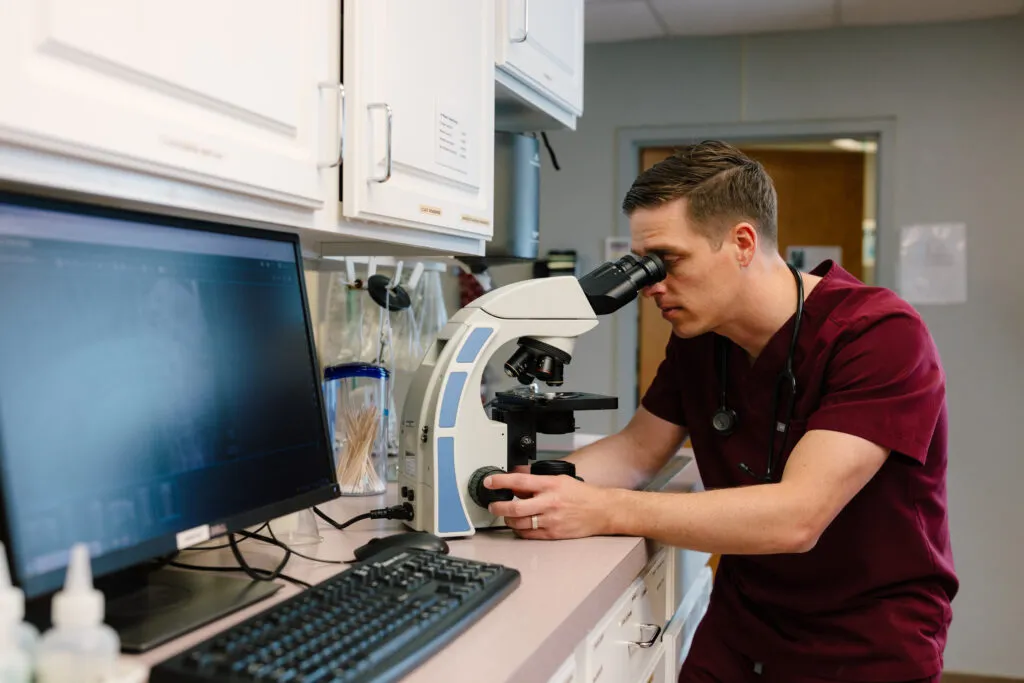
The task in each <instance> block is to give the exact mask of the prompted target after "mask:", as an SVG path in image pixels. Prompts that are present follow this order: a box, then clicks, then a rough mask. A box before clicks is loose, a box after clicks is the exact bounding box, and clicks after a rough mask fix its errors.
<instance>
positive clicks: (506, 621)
mask: <svg viewBox="0 0 1024 683" xmlns="http://www.w3.org/2000/svg"><path fill="white" fill-rule="evenodd" d="M687 464H689V465H690V466H687V467H685V468H682V466H683V465H687ZM681 468H682V469H681ZM693 470H695V467H693V466H692V464H690V463H689V462H688V459H680V458H677V459H674V460H673V462H671V463H670V464H669V466H667V467H666V469H665V470H663V471H662V474H661V475H660V476H659V477H658V478H656V479H655V481H654V482H652V484H653V485H652V487H651V488H658V489H661V490H677V491H685V490H689V489H690V488H691V487H692V485H693V482H694V479H695V475H694V473H693ZM394 502H396V499H395V498H393V497H391V496H388V495H381V496H373V497H359V498H340V499H337V500H335V501H331V502H330V503H326V504H324V505H322V506H320V509H321V510H323V511H324V512H325V513H327V514H328V515H330V516H331V517H333V518H334V519H336V520H337V521H339V522H343V521H345V520H347V519H349V518H351V517H352V516H354V515H357V514H359V513H361V512H365V511H367V510H370V509H374V508H379V507H384V506H385V505H387V504H389V503H394ZM318 522H319V524H320V534H321V535H322V537H323V541H322V542H321V543H319V544H315V545H303V546H296V547H295V550H298V551H299V552H302V553H303V554H306V555H310V556H312V557H318V558H324V559H344V560H349V559H352V551H353V549H354V548H357V547H359V546H360V545H362V544H364V543H366V542H367V541H369V540H370V539H371V538H373V537H375V536H380V535H382V534H387V533H394V532H396V531H402V530H405V527H404V526H403V525H402V524H401V523H400V522H397V521H389V520H365V521H362V522H358V523H356V524H354V525H353V526H351V527H349V528H348V529H346V530H345V531H337V530H335V529H333V528H331V527H328V526H326V525H325V523H324V522H322V521H320V520H318ZM448 545H449V547H450V554H452V555H454V556H457V557H465V558H470V559H477V560H482V561H485V562H493V563H498V564H503V565H506V566H508V567H512V568H514V569H517V570H519V572H520V573H521V575H522V581H521V583H520V585H519V587H518V588H517V589H516V590H515V591H514V592H513V593H512V594H510V595H509V596H508V597H506V598H505V599H504V600H503V601H502V602H501V603H499V604H498V605H497V606H496V607H495V608H494V609H493V610H492V611H491V612H489V613H488V614H487V615H485V616H484V617H483V618H482V619H481V620H480V621H478V622H477V623H476V624H475V625H474V626H472V627H471V628H470V629H469V630H468V631H466V632H465V633H464V634H462V635H461V636H459V637H458V638H457V639H455V640H454V641H453V642H452V643H450V644H449V645H448V646H447V647H446V648H445V649H444V650H442V651H441V652H439V653H438V654H437V655H435V656H434V657H432V658H430V659H429V660H427V661H426V662H425V663H424V664H423V665H422V666H420V667H419V668H418V669H416V670H415V671H413V672H412V673H411V674H409V676H407V677H406V678H405V679H404V680H405V681H408V682H409V683H436V682H438V681H445V682H446V683H459V682H462V681H465V682H466V683H470V682H472V683H476V682H477V681H480V680H487V681H544V680H547V679H548V678H549V677H550V676H551V675H552V674H554V672H555V670H556V669H557V668H558V666H559V665H561V663H562V662H563V661H564V660H565V659H566V658H567V657H568V656H569V655H570V654H571V653H572V651H573V648H574V647H575V646H576V644H577V643H578V642H579V641H580V640H582V639H583V637H584V636H585V635H586V633H587V632H588V631H589V630H590V629H591V628H593V626H594V625H595V624H596V623H597V621H598V619H599V618H600V617H601V616H602V615H603V614H604V613H605V612H606V611H607V610H608V609H609V608H610V607H611V606H612V604H613V603H614V601H615V600H616V598H618V596H619V595H620V594H621V593H622V591H624V590H625V589H626V587H627V586H628V585H629V584H630V582H631V581H632V580H633V579H634V578H635V577H636V575H637V574H638V573H639V572H640V570H641V569H643V567H644V566H645V564H646V563H647V561H648V559H649V557H650V555H651V550H652V548H651V545H650V544H649V543H648V542H646V541H645V539H642V538H635V537H625V536H615V537H605V536H602V537H592V538H584V539H575V540H563V541H529V540H525V539H521V538H517V537H515V536H514V535H513V534H512V532H511V531H508V530H502V531H492V532H484V533H478V534H475V535H474V536H471V537H469V538H465V539H448ZM241 548H242V549H243V553H244V555H245V557H246V559H247V560H248V561H249V562H250V564H252V565H254V566H258V567H272V566H275V565H276V564H277V562H279V561H280V560H279V558H280V557H281V556H282V553H283V551H281V550H280V549H278V548H274V547H272V546H269V545H266V544H264V543H260V542H258V541H246V542H245V543H243V544H242V546H241ZM179 560H180V561H182V562H188V563H190V564H203V565H217V566H226V567H230V566H236V563H235V561H234V558H233V557H232V556H231V553H230V551H228V550H190V551H186V552H184V553H182V555H181V557H180V558H179ZM344 568H345V566H344V565H330V564H321V563H316V562H313V561H310V560H305V559H302V558H299V557H295V556H294V555H293V556H292V559H291V560H290V561H289V562H288V565H287V567H286V568H285V569H284V572H285V573H286V574H288V575H289V576H293V577H295V578H298V579H302V580H304V581H308V582H310V583H316V582H319V581H323V580H324V579H326V578H328V577H330V576H332V575H334V574H336V573H338V572H339V571H341V570H342V569H344ZM298 591H299V588H297V587H296V586H294V585H292V584H287V583H286V584H285V585H284V587H283V588H282V589H281V590H279V591H278V592H277V593H276V594H275V595H273V596H272V597H270V598H268V599H266V600H263V601H261V602H259V603H257V604H255V605H253V606H251V607H249V608H247V609H245V610H242V611H239V612H236V613H235V614H233V615H231V616H229V617H225V618H224V619H221V620H219V621H217V622H214V623H213V624H211V625H209V626H207V627H205V628H203V629H200V630H198V631H195V632H193V633H191V634H189V635H187V636H184V637H182V638H179V639H177V640H175V641H172V642H171V643H169V644H167V645H164V646H162V647H159V648H157V649H155V650H152V651H150V652H148V653H146V654H144V655H140V656H137V657H132V658H131V659H134V660H136V661H141V662H143V663H145V664H147V665H152V664H154V663H156V662H159V661H161V660H163V659H166V658H168V657H171V656H173V655H174V654H177V653H178V652H180V651H182V650H184V649H186V648H188V647H190V646H192V645H194V644H196V643H197V642H199V641H200V640H203V639H205V638H208V637H209V636H211V635H213V634H214V633H216V632H218V631H220V630H223V629H224V628H226V627H228V626H230V625H232V624H234V623H237V622H239V621H242V620H243V619H245V618H247V617H249V616H251V615H253V614H256V613H258V612H261V611H263V610H265V609H267V608H268V607H270V606H271V605H273V604H274V603H277V602H280V601H282V600H284V599H286V598H287V597H289V596H292V595H294V594H296V593H297V592H298Z"/></svg>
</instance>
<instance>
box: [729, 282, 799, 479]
mask: <svg viewBox="0 0 1024 683" xmlns="http://www.w3.org/2000/svg"><path fill="white" fill-rule="evenodd" d="M786 265H787V266H789V270H790V272H791V273H793V278H794V279H795V280H796V316H795V318H794V321H793V337H792V339H790V341H789V354H788V355H787V356H786V364H785V366H783V368H782V370H781V371H780V372H779V376H778V377H777V378H776V380H775V392H774V393H773V394H772V419H771V424H770V428H771V433H770V434H769V435H768V467H767V469H766V470H765V473H764V476H763V477H762V476H758V475H757V474H756V473H755V472H754V470H752V469H751V468H750V466H749V465H747V464H746V463H740V469H741V470H743V471H744V472H746V473H747V474H749V475H750V476H751V477H753V478H754V479H759V480H761V481H764V482H771V481H773V480H774V476H775V472H774V466H775V434H776V432H778V431H781V432H782V447H781V448H780V449H779V453H780V454H781V453H782V452H784V451H785V449H786V440H787V438H788V437H789V423H790V421H791V420H792V419H793V404H794V403H795V402H796V375H795V374H793V355H794V354H795V353H796V340H797V336H798V335H799V334H800V323H801V322H802V321H803V317H804V281H803V278H801V277H800V271H798V270H797V269H796V268H795V267H793V265H792V264H789V263H787V264H786ZM728 344H729V340H728V339H726V338H725V337H721V336H716V337H715V356H716V357H717V364H718V386H719V391H720V392H721V394H720V399H719V406H718V410H716V411H715V414H714V415H712V416H711V426H712V427H713V428H714V430H715V431H716V432H718V433H719V434H721V435H722V436H729V435H730V434H732V433H733V432H734V431H735V430H736V425H737V423H738V422H739V416H738V415H736V411H735V410H733V409H732V408H729V406H728V404H727V403H726V398H725V385H726V381H727V379H728V377H729V346H728ZM783 386H786V387H787V388H788V389H789V398H788V399H787V402H786V419H785V421H784V422H782V423H776V422H775V416H776V415H777V411H778V409H779V393H780V392H781V391H782V388H783ZM780 425H781V428H780Z"/></svg>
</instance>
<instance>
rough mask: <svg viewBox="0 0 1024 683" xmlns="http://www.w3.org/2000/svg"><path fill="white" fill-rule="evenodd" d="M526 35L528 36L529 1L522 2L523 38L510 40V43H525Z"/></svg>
mask: <svg viewBox="0 0 1024 683" xmlns="http://www.w3.org/2000/svg"><path fill="white" fill-rule="evenodd" d="M528 35H530V0H523V36H522V38H512V42H513V43H525V42H526V37H527V36H528Z"/></svg>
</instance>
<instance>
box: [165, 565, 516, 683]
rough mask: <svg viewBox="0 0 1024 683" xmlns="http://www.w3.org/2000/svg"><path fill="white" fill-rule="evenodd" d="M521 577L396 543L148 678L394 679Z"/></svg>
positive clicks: (279, 682)
mask: <svg viewBox="0 0 1024 683" xmlns="http://www.w3.org/2000/svg"><path fill="white" fill-rule="evenodd" d="M519 580H520V575H519V572H518V571H516V570H514V569H510V568H508V567H504V566H501V565H497V564H485V563H483V562H478V561H475V560H464V559H461V558H458V557H451V556H450V555H443V554H440V553H434V552H427V551H423V550H410V549H400V548H392V549H390V550H385V551H382V552H381V553H379V554H377V555H374V556H372V557H370V558H368V559H367V560H364V561H363V562H360V563H359V564H356V565H354V566H353V567H350V568H349V569H346V570H345V571H343V572H341V573H340V574H338V575H337V576H334V577H332V578H330V579H327V580H326V581H324V582H323V583H320V584H317V585H315V586H313V587H312V588H309V589H307V590H305V591H303V592H302V593H299V594H298V595H296V596H294V597H292V598H289V599H288V600H286V601H284V602H281V603H279V604H277V605H274V606H273V607H271V608H269V609H268V610H266V611H264V612H261V613H260V614H257V615H255V616H253V617H251V618H249V619H248V620H246V621H243V622H241V623H240V624H237V625H235V626H234V627H232V628H230V629H228V630H226V631H224V632H222V633H220V634H218V635H216V636H213V637H212V638H210V639H209V640H206V641H205V642H203V643H200V644H199V645H197V646H195V647H193V648H192V649H190V650H186V651H185V652H183V653H181V654H179V655H177V656H175V657H173V658H171V659H168V660H166V661H164V662H162V663H160V664H157V665H156V666H155V667H153V670H152V672H151V673H150V678H149V680H150V683H200V682H204V681H217V682H218V683H243V682H245V683H256V682H257V681H258V682H259V683H264V682H266V683H271V682H273V683H314V682H315V683H321V682H327V681H332V682H339V683H340V682H344V683H349V682H350V681H352V682H359V683H362V682H363V681H373V682H374V683H376V682H378V681H382V682H383V681H395V680H398V679H399V678H401V677H402V676H404V675H406V674H407V673H409V672H410V671H412V670H413V669H414V668H416V667H417V666H419V665H420V664H422V663H423V662H424V661H426V660H427V659H428V658H429V657H431V656H432V655H433V654H435V653H436V652H437V651H438V650H440V649H441V648H442V647H444V646H445V645H447V644H448V643H449V642H451V641H452V640H454V639H455V638H456V637H457V636H458V635H459V634H460V633H462V632H463V631H465V630H466V629H467V628H469V627H470V626H471V625H472V624H473V623H475V622H476V621H477V620H478V619H480V617H482V616H483V615H484V614H486V613H487V612H488V611H489V610H490V609H491V608H492V607H494V606H495V605H496V604H498V603H499V602H500V601H501V600H502V599H503V598H504V597H505V596H506V595H508V594H509V593H511V592H512V591H513V590H515V588H516V587H517V586H518V585H519ZM453 666H454V665H453Z"/></svg>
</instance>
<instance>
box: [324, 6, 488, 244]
mask: <svg viewBox="0 0 1024 683" xmlns="http://www.w3.org/2000/svg"><path fill="white" fill-rule="evenodd" d="M344 50H345V53H344V60H343V61H344V71H345V73H344V81H345V139H346V141H347V142H346V145H345V164H344V168H343V169H342V175H343V181H342V183H343V186H342V194H343V197H344V201H343V203H342V212H343V214H344V215H345V216H346V217H349V218H358V219H362V220H367V221H378V222H384V223H390V224H396V225H404V226H408V227H413V228H421V229H426V230H434V231H440V232H451V231H455V232H458V233H463V234H465V233H469V234H472V235H474V236H479V237H484V238H490V236H491V235H492V234H493V226H492V216H493V197H494V191H493V177H494V3H493V2H470V3H467V2H463V1H462V0H435V1H434V2H429V3H424V2H417V1H416V0H352V1H350V2H346V3H345V26H344Z"/></svg>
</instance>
